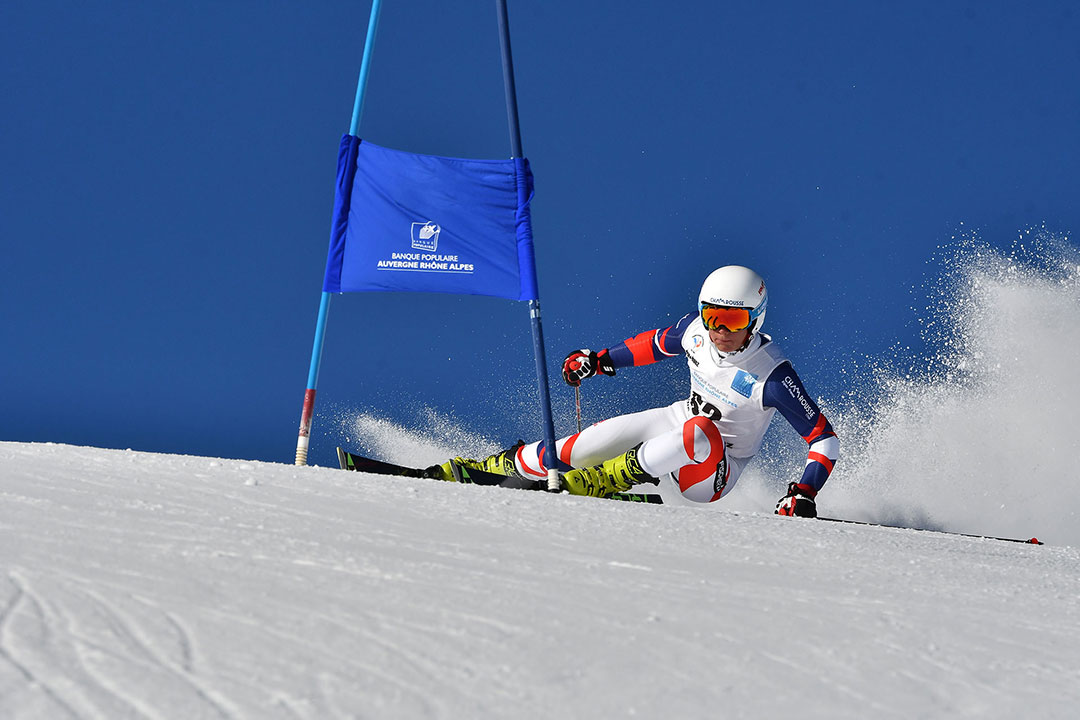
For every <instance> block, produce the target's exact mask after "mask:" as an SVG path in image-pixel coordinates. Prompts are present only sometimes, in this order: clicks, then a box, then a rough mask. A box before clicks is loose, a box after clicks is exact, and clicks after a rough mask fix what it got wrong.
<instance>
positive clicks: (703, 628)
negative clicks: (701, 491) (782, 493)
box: [0, 443, 1080, 720]
mask: <svg viewBox="0 0 1080 720" xmlns="http://www.w3.org/2000/svg"><path fill="white" fill-rule="evenodd" d="M0 537H2V539H3V541H2V545H0V559H2V560H3V566H2V567H3V575H2V576H0V717H2V718H5V719H6V718H35V719H36V718H69V717H70V718H110V719H113V718H148V719H155V720H156V719H158V718H230V719H231V718H386V717H402V718H406V717H407V718H462V717H470V718H480V717H491V718H496V717H498V718H501V717H507V716H515V717H526V718H528V717H550V716H560V717H568V718H594V717H622V716H630V715H636V716H640V717H658V716H665V717H701V716H716V715H718V714H722V715H723V716H724V717H746V718H760V717H776V716H791V715H797V716H799V717H807V718H814V717H820V718H856V717H858V718H863V717H875V718H910V717H971V718H976V717H978V718H987V717H999V718H1015V717H1040V718H1055V717H1062V718H1064V717H1072V710H1074V708H1075V704H1076V703H1077V702H1078V701H1080V650H1078V648H1080V580H1078V577H1080V574H1078V570H1080V553H1078V552H1077V550H1076V549H1075V548H1071V547H1052V546H1045V547H1033V546H1027V545H1022V544H1011V543H1002V542H993V541H988V540H976V539H968V538H959V537H955V536H947V535H940V534H934V533H926V532H915V531H907V530H891V529H880V528H867V527H859V526H845V525H837V524H832V523H819V522H814V521H804V520H799V519H788V518H777V517H774V516H771V515H765V514H756V513H746V512H730V511H717V510H715V509H713V510H710V511H709V512H703V511H698V510H695V509H694V508H689V507H684V506H642V505H635V504H629V503H611V502H602V501H596V500H590V499H587V498H571V497H569V496H550V495H547V494H544V493H529V492H524V491H508V490H501V489H497V488H480V487H471V486H465V487H462V486H456V485H451V484H448V483H437V482H434V481H427V480H411V479H399V478H386V477H378V476H368V475H361V474H356V473H348V474H346V473H342V472H340V471H338V470H336V469H326V468H296V467H292V466H286V465H275V464H269V463H257V462H240V461H231V460H215V459H211V458H197V457H184V456H165V455H153V454H146V453H136V452H130V451H116V450H100V449H93V448H75V447H70V446H62V445H36V444H23V443H0Z"/></svg>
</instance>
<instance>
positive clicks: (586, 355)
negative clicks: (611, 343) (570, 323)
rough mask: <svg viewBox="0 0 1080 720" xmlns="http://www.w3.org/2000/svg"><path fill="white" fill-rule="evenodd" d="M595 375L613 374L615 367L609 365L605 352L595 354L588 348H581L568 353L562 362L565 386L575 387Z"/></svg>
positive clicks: (608, 357) (609, 357)
mask: <svg viewBox="0 0 1080 720" xmlns="http://www.w3.org/2000/svg"><path fill="white" fill-rule="evenodd" d="M597 373H600V374H601V375H614V374H615V366H614V365H612V364H611V356H610V355H608V351H607V350H601V351H600V352H598V353H595V352H593V351H592V350H590V349H588V348H582V349H580V350H575V351H574V352H572V353H570V354H569V355H567V356H566V359H565V360H563V364H562V376H563V380H565V381H566V384H567V385H571V386H573V387H577V386H578V385H580V384H581V381H582V380H584V379H585V378H590V377H592V376H593V375H596V374H597Z"/></svg>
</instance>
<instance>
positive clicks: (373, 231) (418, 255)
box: [323, 134, 538, 300]
mask: <svg viewBox="0 0 1080 720" xmlns="http://www.w3.org/2000/svg"><path fill="white" fill-rule="evenodd" d="M532 195H533V179H532V172H531V171H530V170H529V161H528V160H526V159H524V158H511V159H507V160H465V159H458V158H445V157H437V156H434V155H416V154H413V153H407V152H401V151H399V150H391V149H389V148H384V147H380V146H378V145H375V144H374V143H370V142H365V141H362V140H361V139H360V138H358V137H356V136H354V135H349V134H346V135H345V136H343V137H342V138H341V147H340V150H339V152H338V172H337V190H336V195H335V199H334V217H333V221H332V223H331V229H330V250H329V253H328V254H327V259H326V277H325V279H324V281H323V290H324V291H325V292H331V293H337V292H363V291H405V292H439V293H456V294H462V295H492V296H495V297H503V298H509V299H511V300H536V299H538V294H537V287H536V265H535V260H534V256H533V241H532V220H531V217H530V213H529V203H530V201H531V200H532Z"/></svg>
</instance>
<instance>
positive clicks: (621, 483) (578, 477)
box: [562, 443, 660, 497]
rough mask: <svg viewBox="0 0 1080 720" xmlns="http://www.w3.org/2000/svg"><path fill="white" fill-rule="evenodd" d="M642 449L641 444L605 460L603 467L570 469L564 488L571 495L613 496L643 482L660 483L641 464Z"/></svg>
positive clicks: (564, 479)
mask: <svg viewBox="0 0 1080 720" xmlns="http://www.w3.org/2000/svg"><path fill="white" fill-rule="evenodd" d="M640 447H641V444H640V443H639V444H638V445H635V446H634V447H632V448H630V449H629V450H627V451H626V452H624V453H623V454H622V455H619V456H617V457H613V458H612V459H610V460H605V461H604V462H603V464H601V465H596V466H594V467H587V468H575V469H573V470H571V471H570V472H568V473H566V474H564V475H563V476H562V481H563V487H564V488H566V491H567V492H568V493H570V494H571V495H587V496H589V497H611V496H612V495H614V494H615V493H617V492H625V491H626V490H629V489H630V488H632V487H633V486H634V485H638V484H640V483H652V484H653V485H656V484H658V483H659V482H660V481H659V480H658V479H656V478H654V477H653V476H652V475H648V474H647V473H646V472H645V471H644V470H642V469H641V465H640V464H639V463H638V459H637V453H638V449H639V448H640Z"/></svg>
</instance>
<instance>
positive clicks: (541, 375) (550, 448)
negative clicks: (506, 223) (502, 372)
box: [495, 0, 560, 492]
mask: <svg viewBox="0 0 1080 720" xmlns="http://www.w3.org/2000/svg"><path fill="white" fill-rule="evenodd" d="M495 8H496V11H497V12H498V15H499V45H500V47H501V48H502V68H503V85H504V87H505V88H506V117H507V120H508V121H509V124H510V147H511V150H512V152H513V157H515V158H524V157H525V155H524V153H523V152H522V149H521V126H520V124H519V122H518V107H517V89H516V87H515V86H514V58H513V55H512V53H511V52H510V19H509V18H508V17H507V13H506V0H495ZM537 294H538V295H539V291H537ZM529 317H530V318H531V320H532V338H533V356H534V357H535V359H536V385H537V388H538V389H539V390H540V412H541V413H542V415H543V424H544V447H545V448H546V453H545V454H546V455H547V462H546V463H545V464H546V465H547V466H548V471H547V481H548V488H547V489H548V490H550V491H551V492H559V489H560V488H559V473H558V470H557V469H556V468H557V465H558V452H557V451H556V449H555V423H554V422H553V421H552V419H551V389H550V387H549V386H548V376H547V353H546V352H545V351H544V327H543V324H542V323H541V320H540V300H539V299H536V300H530V301H529Z"/></svg>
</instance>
